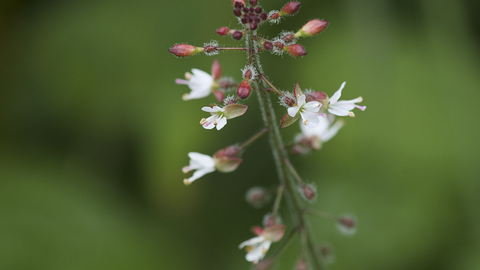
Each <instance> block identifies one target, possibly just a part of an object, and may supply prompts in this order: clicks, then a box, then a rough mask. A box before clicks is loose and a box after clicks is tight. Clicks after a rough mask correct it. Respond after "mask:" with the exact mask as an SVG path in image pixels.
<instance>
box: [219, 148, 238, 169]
mask: <svg viewBox="0 0 480 270" xmlns="http://www.w3.org/2000/svg"><path fill="white" fill-rule="evenodd" d="M239 154H240V148H239V147H238V146H228V147H226V148H224V149H222V150H220V151H218V152H216V153H215V155H213V160H214V162H215V168H216V169H217V170H218V171H220V172H233V171H234V170H235V169H237V168H238V166H240V163H242V161H243V160H242V159H241V158H238V155H239Z"/></svg>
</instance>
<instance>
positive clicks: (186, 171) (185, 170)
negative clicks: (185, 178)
mask: <svg viewBox="0 0 480 270" xmlns="http://www.w3.org/2000/svg"><path fill="white" fill-rule="evenodd" d="M189 171H190V166H185V167H183V168H182V172H183V173H188V172H189Z"/></svg>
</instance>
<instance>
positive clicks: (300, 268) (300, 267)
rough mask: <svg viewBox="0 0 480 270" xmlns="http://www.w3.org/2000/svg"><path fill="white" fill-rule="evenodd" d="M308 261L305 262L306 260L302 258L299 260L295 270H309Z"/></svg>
mask: <svg viewBox="0 0 480 270" xmlns="http://www.w3.org/2000/svg"><path fill="white" fill-rule="evenodd" d="M307 269H308V266H307V261H305V258H304V257H302V258H301V259H300V260H298V262H297V264H296V265H295V270H307Z"/></svg>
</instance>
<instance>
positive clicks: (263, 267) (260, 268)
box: [255, 258, 273, 270]
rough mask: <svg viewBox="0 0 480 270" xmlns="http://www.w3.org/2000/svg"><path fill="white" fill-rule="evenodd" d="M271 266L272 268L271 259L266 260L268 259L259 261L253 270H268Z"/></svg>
mask: <svg viewBox="0 0 480 270" xmlns="http://www.w3.org/2000/svg"><path fill="white" fill-rule="evenodd" d="M272 266H273V259H272V258H268V259H264V260H261V261H260V262H259V263H258V264H257V265H256V266H255V270H269V269H272Z"/></svg>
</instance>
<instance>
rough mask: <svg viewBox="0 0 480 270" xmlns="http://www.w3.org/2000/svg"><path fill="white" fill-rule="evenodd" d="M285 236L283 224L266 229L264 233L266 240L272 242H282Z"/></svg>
mask: <svg viewBox="0 0 480 270" xmlns="http://www.w3.org/2000/svg"><path fill="white" fill-rule="evenodd" d="M284 234H285V225H283V224H278V225H272V226H269V227H266V228H265V229H264V230H263V233H262V235H263V237H265V239H268V240H270V241H272V242H278V241H280V239H282V237H283V235H284Z"/></svg>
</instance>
